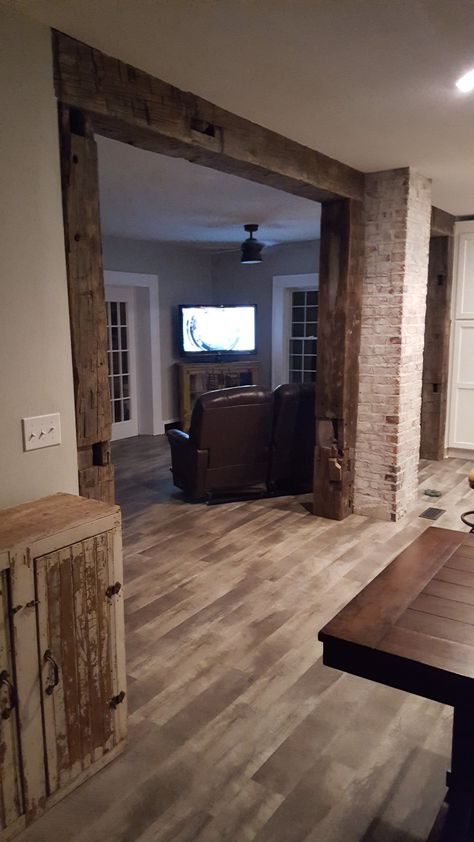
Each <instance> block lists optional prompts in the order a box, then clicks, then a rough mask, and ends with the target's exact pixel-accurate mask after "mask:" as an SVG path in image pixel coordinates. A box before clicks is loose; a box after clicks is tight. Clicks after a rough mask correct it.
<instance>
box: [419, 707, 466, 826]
mask: <svg viewBox="0 0 474 842" xmlns="http://www.w3.org/2000/svg"><path fill="white" fill-rule="evenodd" d="M446 784H447V786H448V787H449V790H448V793H447V796H446V804H447V807H448V809H447V810H446V808H445V811H444V816H443V818H444V820H443V822H442V825H443V827H442V830H441V835H440V836H439V837H438V836H437V835H436V839H439V840H440V842H441V840H442V842H454V840H455V842H467V840H473V839H474V710H472V709H471V708H463V707H456V708H454V719H453V742H452V752H451V771H450V772H448V773H447V775H446ZM440 829H441V828H440ZM431 838H433V840H434V838H435V836H433V837H431V836H430V839H431Z"/></svg>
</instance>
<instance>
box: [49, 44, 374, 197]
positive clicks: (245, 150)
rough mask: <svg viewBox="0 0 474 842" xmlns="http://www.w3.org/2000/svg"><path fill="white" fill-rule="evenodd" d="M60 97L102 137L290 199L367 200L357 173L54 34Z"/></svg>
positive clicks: (362, 177) (58, 94) (57, 93)
mask: <svg viewBox="0 0 474 842" xmlns="http://www.w3.org/2000/svg"><path fill="white" fill-rule="evenodd" d="M53 50H54V58H55V85H56V95H57V97H58V99H59V101H60V102H62V103H64V104H67V105H68V106H73V107H75V108H79V109H81V110H84V111H86V112H87V113H88V114H90V115H91V117H92V120H93V124H94V130H95V131H96V132H97V133H98V134H102V135H105V136H107V137H111V138H113V139H115V140H121V141H123V142H125V143H133V145H134V146H139V147H141V148H143V149H148V150H151V151H154V152H159V153H162V154H166V155H172V156H175V157H180V158H187V159H188V160H190V161H194V162H196V163H199V164H202V165H203V166H209V167H213V168H214V169H218V170H221V171H223V172H230V173H232V174H234V175H238V176H241V177H242V178H248V179H250V180H251V181H257V182H260V183H262V184H267V185H269V186H271V187H276V188H278V189H280V190H285V191H286V192H288V193H294V194H295V195H299V196H304V197H305V198H308V199H315V200H316V201H322V200H324V199H327V198H331V197H332V198H334V197H337V196H344V197H349V198H355V199H361V198H362V193H363V183H364V176H363V174H362V173H361V172H358V171H357V170H355V169H353V168H352V167H349V166H347V165H346V164H342V163H340V162H339V161H336V160H335V159H334V158H329V157H328V156H327V155H322V154H321V153H320V152H316V151H314V150H312V149H309V148H308V147H305V146H302V145H301V144H299V143H296V142H295V141H292V140H289V139H288V138H285V137H283V136H282V135H279V134H277V133H276V132H272V131H270V130H269V129H265V128H263V127H262V126H258V125H257V124H255V123H251V122H250V121H249V120H245V119H243V118H242V117H238V116H237V115H236V114H232V113H230V112H229V111H225V110H224V109H223V108H219V107H218V106H216V105H214V104H213V103H211V102H207V101H206V100H204V99H201V98H200V97H198V96H195V95H194V94H192V93H189V92H185V91H181V90H179V89H178V88H175V87H173V86H172V85H169V84H167V83H166V82H163V81H161V80H160V79H156V78H155V77H153V76H150V75H149V74H147V73H144V72H143V71H142V70H139V69H138V68H136V67H132V66H130V65H127V64H125V63H124V62H121V61H119V60H118V59H115V58H112V57H110V56H107V55H105V54H104V53H102V52H100V50H96V49H93V48H92V47H89V46H87V45H86V44H83V43H81V42H80V41H76V40H75V39H73V38H70V37H69V36H68V35H64V34H63V33H61V32H57V31H53Z"/></svg>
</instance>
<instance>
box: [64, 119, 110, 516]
mask: <svg viewBox="0 0 474 842" xmlns="http://www.w3.org/2000/svg"><path fill="white" fill-rule="evenodd" d="M59 117H60V119H59V139H60V151H61V181H62V195H63V218H64V239H65V248H66V268H67V279H68V293H69V320H70V326H71V345H72V362H73V375H74V401H75V410H76V437H77V447H78V452H79V454H80V458H79V460H78V461H79V492H80V494H81V495H82V496H84V497H94V498H96V499H101V500H105V501H107V502H111V503H112V502H113V497H114V494H113V466H112V465H110V464H109V460H108V458H107V454H108V453H109V450H108V442H109V441H110V437H111V431H112V416H111V409H110V397H109V383H108V364H107V322H106V312H105V292H104V278H103V269H102V241H101V232H100V212H99V189H98V180H99V176H98V163H97V145H96V143H95V140H94V136H93V132H92V126H91V123H90V121H88V120H87V118H86V117H85V115H83V114H82V113H80V112H74V111H72V110H71V109H69V108H67V107H65V106H61V107H60V110H59ZM86 450H88V452H89V455H88V456H87V453H86Z"/></svg>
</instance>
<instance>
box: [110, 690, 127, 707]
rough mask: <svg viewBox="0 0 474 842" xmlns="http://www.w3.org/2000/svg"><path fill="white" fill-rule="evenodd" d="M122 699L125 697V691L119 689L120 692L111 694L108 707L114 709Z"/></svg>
mask: <svg viewBox="0 0 474 842" xmlns="http://www.w3.org/2000/svg"><path fill="white" fill-rule="evenodd" d="M124 699H125V691H124V690H121V691H120V693H117V695H116V696H112V698H111V700H110V702H109V707H111V708H112V710H115V708H116V707H118V706H119V705H121V704H122V702H123V700H124Z"/></svg>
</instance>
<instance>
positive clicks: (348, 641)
mask: <svg viewBox="0 0 474 842" xmlns="http://www.w3.org/2000/svg"><path fill="white" fill-rule="evenodd" d="M458 553H462V555H461V556H460V557H461V559H465V558H466V554H467V555H468V556H470V555H471V553H472V559H471V558H469V561H471V563H472V570H466V569H463V570H458V569H456V560H457V557H458ZM423 597H425V598H428V610H425V607H424V603H423ZM434 597H437V598H439V599H440V602H441V611H442V612H444V616H442V615H438V614H437V613H436V601H435V599H434ZM446 601H454V602H459V603H462V604H463V605H464V610H463V615H462V619H460V618H459V616H458V617H457V618H453V617H449V616H447V613H446ZM450 613H452V611H451V612H450ZM319 638H320V640H322V641H323V644H324V659H325V663H328V664H330V665H333V666H339V667H340V668H343V669H347V668H348V663H349V660H348V658H349V657H350V658H352V660H353V667H352V669H351V667H350V666H349V671H352V670H353V671H354V672H355V674H356V675H364V676H365V677H371V678H373V680H374V681H377V680H380V681H382V682H384V681H387V675H388V673H390V676H389V679H388V683H389V684H390V686H393V687H399V688H400V689H402V690H408V691H409V692H415V693H419V694H420V695H426V696H427V698H432V699H435V700H438V701H442V702H443V703H445V704H451V705H459V704H466V705H467V704H469V700H471V702H474V682H473V681H472V679H473V678H474V535H471V534H468V533H464V532H455V531H454V530H447V529H436V528H431V529H428V530H427V531H426V532H425V533H424V534H423V535H420V536H418V538H416V540H415V541H414V542H413V543H412V544H410V545H409V546H408V547H407V549H405V550H404V551H403V552H402V553H401V554H400V555H399V556H398V557H397V558H396V559H395V560H394V561H392V563H391V564H390V565H388V567H386V568H385V570H383V572H382V573H380V574H379V575H378V576H377V577H376V578H375V579H374V580H373V581H372V582H371V583H370V585H368V586H367V587H366V588H364V589H363V590H362V591H361V593H360V594H358V596H357V597H356V598H355V599H353V600H352V601H351V602H350V603H349V604H348V605H347V606H346V607H345V608H343V609H342V611H340V612H339V614H338V615H337V616H336V617H335V618H334V619H333V620H332V621H331V622H330V623H328V624H327V625H326V626H325V627H324V628H323V629H322V630H321V632H320V634H319ZM346 645H347V654H345V652H344V648H345V646H346ZM387 655H388V657H387ZM390 656H396V659H394V658H392V657H390ZM431 668H432V669H431Z"/></svg>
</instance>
